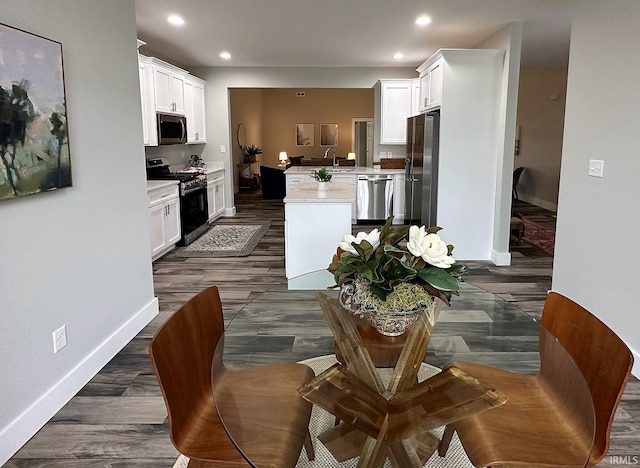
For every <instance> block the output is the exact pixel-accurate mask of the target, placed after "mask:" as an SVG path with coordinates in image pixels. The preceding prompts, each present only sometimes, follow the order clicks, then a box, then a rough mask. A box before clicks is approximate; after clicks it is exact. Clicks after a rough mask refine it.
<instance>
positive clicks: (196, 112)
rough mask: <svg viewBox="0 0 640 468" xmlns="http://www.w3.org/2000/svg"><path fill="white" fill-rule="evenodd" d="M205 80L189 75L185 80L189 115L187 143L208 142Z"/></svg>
mask: <svg viewBox="0 0 640 468" xmlns="http://www.w3.org/2000/svg"><path fill="white" fill-rule="evenodd" d="M204 83H205V82H204V81H202V80H200V79H198V78H195V77H193V76H189V77H187V78H186V79H185V81H184V99H185V103H184V107H185V109H184V110H185V116H186V117H187V143H206V142H207V136H206V133H205V118H204Z"/></svg>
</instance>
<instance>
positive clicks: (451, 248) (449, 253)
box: [447, 244, 453, 255]
mask: <svg viewBox="0 0 640 468" xmlns="http://www.w3.org/2000/svg"><path fill="white" fill-rule="evenodd" d="M451 252H453V244H447V255H451Z"/></svg>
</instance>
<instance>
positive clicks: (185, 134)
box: [180, 117, 187, 141]
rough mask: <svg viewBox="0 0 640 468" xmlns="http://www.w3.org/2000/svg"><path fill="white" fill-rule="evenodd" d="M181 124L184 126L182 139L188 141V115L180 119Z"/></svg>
mask: <svg viewBox="0 0 640 468" xmlns="http://www.w3.org/2000/svg"><path fill="white" fill-rule="evenodd" d="M180 126H182V141H187V126H186V117H185V118H184V119H180Z"/></svg>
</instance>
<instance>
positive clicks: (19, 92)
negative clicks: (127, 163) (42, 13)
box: [0, 23, 72, 200]
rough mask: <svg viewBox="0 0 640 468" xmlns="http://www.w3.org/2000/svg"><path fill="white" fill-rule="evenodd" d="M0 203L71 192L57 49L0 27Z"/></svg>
mask: <svg viewBox="0 0 640 468" xmlns="http://www.w3.org/2000/svg"><path fill="white" fill-rule="evenodd" d="M0 38H1V40H0V57H2V70H1V71H2V73H0V200H8V199H12V198H17V197H22V196H25V195H32V194H35V193H40V192H49V191H52V190H56V189H59V188H64V187H71V185H72V182H71V156H70V152H69V134H68V127H67V108H66V96H65V88H64V73H63V65H62V44H61V43H60V42H56V41H53V40H51V39H47V38H45V37H41V36H38V35H36V34H32V33H29V32H26V31H22V30H20V29H16V28H14V27H11V26H8V25H5V24H2V23H0Z"/></svg>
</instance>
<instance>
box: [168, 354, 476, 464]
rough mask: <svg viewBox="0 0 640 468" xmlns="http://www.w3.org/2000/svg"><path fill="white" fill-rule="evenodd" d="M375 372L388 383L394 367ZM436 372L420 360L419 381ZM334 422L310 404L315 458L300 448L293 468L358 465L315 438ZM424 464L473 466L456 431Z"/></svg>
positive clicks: (325, 364) (324, 364)
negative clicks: (442, 453)
mask: <svg viewBox="0 0 640 468" xmlns="http://www.w3.org/2000/svg"><path fill="white" fill-rule="evenodd" d="M336 362H337V361H336V358H335V355H333V354H332V355H328V356H320V357H317V358H313V359H307V360H306V361H302V363H303V364H306V365H308V366H309V367H311V368H312V369H313V371H314V372H315V373H316V375H318V374H319V373H321V372H322V371H324V370H325V369H328V368H329V367H331V366H332V365H334V364H335V363H336ZM377 371H378V375H380V377H381V379H382V381H383V382H384V383H385V385H386V384H388V382H389V381H390V380H391V375H392V373H393V369H377ZM438 372H440V369H438V368H437V367H433V366H430V365H428V364H424V363H423V364H422V365H421V366H420V370H419V372H418V380H419V381H423V380H425V379H428V378H429V377H431V376H433V375H435V374H437V373H438ZM334 422H335V417H334V416H333V415H332V414H330V413H327V412H326V411H324V410H323V409H322V408H319V407H317V406H315V405H314V406H313V410H312V411H311V420H310V422H309V432H310V433H311V440H312V442H313V448H314V451H315V453H316V458H315V460H313V461H309V460H308V459H307V453H306V452H305V451H304V449H303V450H302V451H301V453H300V458H299V459H298V463H297V464H296V468H334V467H336V468H337V467H340V468H342V467H356V466H357V464H358V460H357V459H355V458H353V459H351V460H347V461H346V462H343V463H340V462H338V461H337V460H336V459H335V458H333V455H331V453H330V452H329V451H328V450H327V449H326V448H325V446H324V445H323V444H322V442H320V441H319V440H318V435H319V434H321V433H322V432H323V431H325V430H326V429H329V428H331V427H333V425H334ZM443 431H444V427H442V428H439V429H436V430H434V431H433V435H435V436H436V437H437V438H438V439H440V438H441V437H442V432H443ZM188 464H189V459H188V458H187V457H185V456H184V455H181V456H180V457H179V458H178V460H177V461H176V463H175V464H174V465H173V468H187V465H188ZM384 466H385V468H387V467H389V468H390V467H391V463H390V462H389V461H388V460H387V461H386V462H385V465H384ZM424 466H425V468H473V465H472V464H471V462H470V461H469V458H467V454H466V453H465V451H464V448H463V447H462V444H461V443H460V439H458V435H457V434H454V436H453V439H452V440H451V444H450V445H449V450H448V451H447V455H446V456H445V457H440V456H439V455H438V453H437V452H436V453H434V454H433V455H432V456H431V458H429V460H427V463H426V464H425V465H424Z"/></svg>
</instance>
